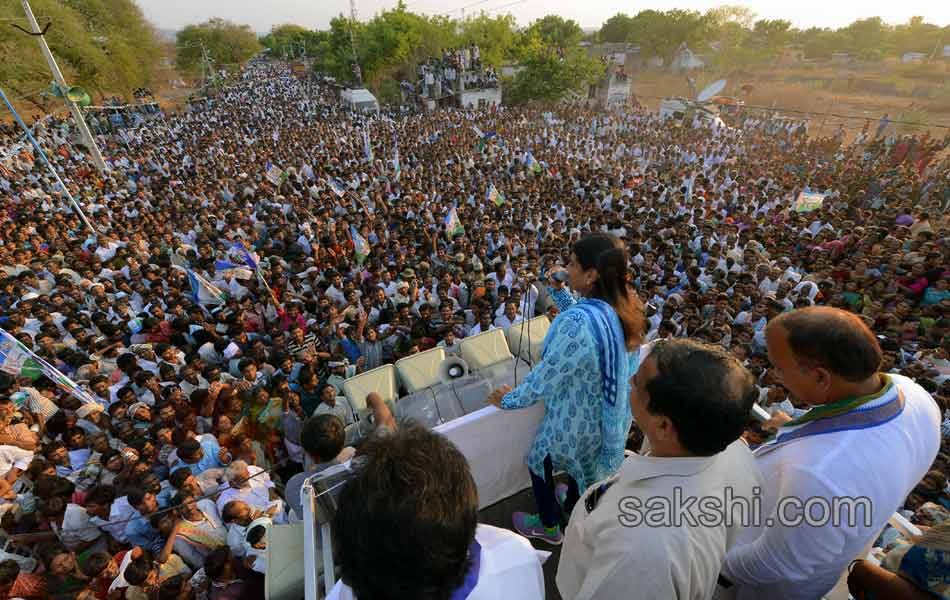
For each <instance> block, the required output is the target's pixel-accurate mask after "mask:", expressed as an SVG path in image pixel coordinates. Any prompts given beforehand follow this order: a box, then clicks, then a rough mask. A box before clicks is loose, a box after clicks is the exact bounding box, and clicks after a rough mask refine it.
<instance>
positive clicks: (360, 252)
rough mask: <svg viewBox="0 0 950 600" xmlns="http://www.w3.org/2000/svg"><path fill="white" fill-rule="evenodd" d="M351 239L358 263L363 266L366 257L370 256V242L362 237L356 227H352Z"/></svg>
mask: <svg viewBox="0 0 950 600" xmlns="http://www.w3.org/2000/svg"><path fill="white" fill-rule="evenodd" d="M350 237H351V238H353V248H354V252H355V254H356V262H357V263H359V264H363V261H365V260H366V257H367V256H369V242H367V241H366V238H364V237H363V236H361V235H360V233H359V232H358V231H357V230H356V227H354V226H352V225H350Z"/></svg>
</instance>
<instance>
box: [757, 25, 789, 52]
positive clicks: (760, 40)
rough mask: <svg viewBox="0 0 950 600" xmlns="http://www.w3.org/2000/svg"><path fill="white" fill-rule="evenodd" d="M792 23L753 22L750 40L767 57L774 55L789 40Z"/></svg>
mask: <svg viewBox="0 0 950 600" xmlns="http://www.w3.org/2000/svg"><path fill="white" fill-rule="evenodd" d="M791 30H792V23H791V21H786V20H784V19H762V20H759V21H756V22H755V27H754V28H753V29H752V39H753V40H754V42H755V44H756V45H757V46H758V47H760V48H762V49H764V50H765V51H766V52H767V53H768V54H769V55H772V54H775V53H776V52H777V51H778V49H779V48H781V47H782V46H784V45H785V44H786V43H787V42H788V40H789V39H790V38H791Z"/></svg>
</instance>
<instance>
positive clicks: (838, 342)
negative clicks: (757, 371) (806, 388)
mask: <svg viewBox="0 0 950 600" xmlns="http://www.w3.org/2000/svg"><path fill="white" fill-rule="evenodd" d="M768 328H769V331H768V333H769V334H771V335H775V334H777V333H779V332H780V333H781V334H782V336H783V337H784V339H785V343H786V344H787V346H788V348H789V350H791V352H792V354H794V356H795V360H796V361H797V362H798V363H799V364H802V365H807V366H810V367H812V368H822V369H826V370H827V371H828V372H830V373H832V374H833V375H836V376H838V377H840V378H842V379H844V380H845V381H849V382H852V383H854V382H860V381H864V380H866V379H868V378H869V377H872V376H873V375H874V374H875V373H877V371H878V369H879V368H880V367H881V358H882V356H881V346H880V345H879V344H878V343H877V338H876V337H874V334H873V333H871V330H870V329H869V328H868V326H867V325H866V324H865V323H864V321H862V320H861V318H860V317H858V315H855V314H853V313H850V312H847V311H844V310H841V309H838V308H831V307H827V306H811V307H808V308H801V309H798V310H793V311H791V312H787V313H784V314H782V315H780V316H778V317H776V318H775V319H773V320H772V321H771V322H770V323H769V326H768ZM770 350H771V347H770Z"/></svg>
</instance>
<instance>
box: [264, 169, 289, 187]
mask: <svg viewBox="0 0 950 600" xmlns="http://www.w3.org/2000/svg"><path fill="white" fill-rule="evenodd" d="M285 176H286V173H284V172H283V171H282V170H281V169H280V167H278V166H277V165H272V166H271V167H270V168H269V169H267V181H269V182H271V183H273V184H274V185H280V184H281V182H282V181H283V180H284V177H285Z"/></svg>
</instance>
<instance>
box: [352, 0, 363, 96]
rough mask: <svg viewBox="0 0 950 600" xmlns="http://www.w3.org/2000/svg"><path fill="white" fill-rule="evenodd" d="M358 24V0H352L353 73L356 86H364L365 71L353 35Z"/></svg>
mask: <svg viewBox="0 0 950 600" xmlns="http://www.w3.org/2000/svg"><path fill="white" fill-rule="evenodd" d="M355 26H356V0H350V50H351V51H352V52H353V75H354V76H355V77H356V87H358V88H361V87H363V72H362V71H361V70H360V62H359V59H357V57H356V39H355V38H354V37H353V27H355Z"/></svg>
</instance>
